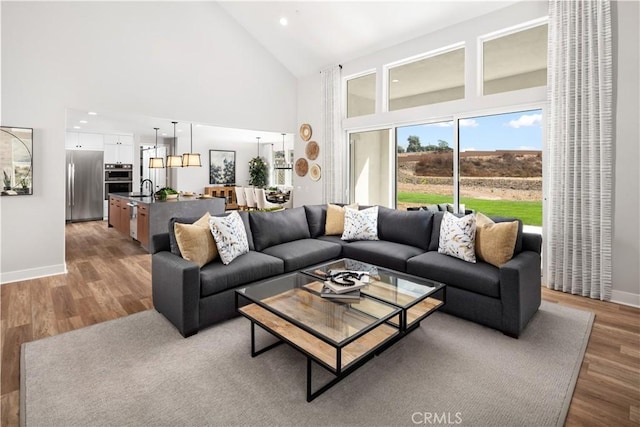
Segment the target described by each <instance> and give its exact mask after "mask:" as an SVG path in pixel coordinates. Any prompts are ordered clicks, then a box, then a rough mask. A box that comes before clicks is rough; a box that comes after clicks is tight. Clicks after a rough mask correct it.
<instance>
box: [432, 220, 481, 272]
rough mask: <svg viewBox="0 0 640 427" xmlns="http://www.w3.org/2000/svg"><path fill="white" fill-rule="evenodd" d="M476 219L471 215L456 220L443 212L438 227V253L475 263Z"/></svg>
mask: <svg viewBox="0 0 640 427" xmlns="http://www.w3.org/2000/svg"><path fill="white" fill-rule="evenodd" d="M475 240H476V217H475V215H473V214H469V215H466V216H463V217H462V218H458V217H457V216H455V215H454V214H452V213H449V212H445V213H444V218H442V224H441V225H440V240H439V242H438V252H439V253H441V254H445V255H450V256H452V257H456V258H460V259H461V260H464V261H467V262H474V263H475V262H476V249H475Z"/></svg>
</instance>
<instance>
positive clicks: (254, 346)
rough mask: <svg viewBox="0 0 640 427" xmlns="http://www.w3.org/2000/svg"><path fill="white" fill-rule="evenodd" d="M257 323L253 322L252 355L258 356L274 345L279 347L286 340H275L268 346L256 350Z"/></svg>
mask: <svg viewBox="0 0 640 427" xmlns="http://www.w3.org/2000/svg"><path fill="white" fill-rule="evenodd" d="M255 325H256V324H255V323H254V322H251V357H256V356H258V355H260V354H262V353H264V352H265V351H269V350H271V349H272V348H273V347H277V346H279V345H280V344H282V343H284V341H282V340H278V341H276V342H274V343H273V344H269V345H268V346H266V347H264V348H261V349H260V350H258V351H256V333H255Z"/></svg>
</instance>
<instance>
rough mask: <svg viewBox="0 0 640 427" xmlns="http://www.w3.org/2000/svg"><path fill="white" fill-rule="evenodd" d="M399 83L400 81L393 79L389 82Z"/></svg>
mask: <svg viewBox="0 0 640 427" xmlns="http://www.w3.org/2000/svg"><path fill="white" fill-rule="evenodd" d="M399 81H400V80H398V79H393V80H391V83H398V82H399Z"/></svg>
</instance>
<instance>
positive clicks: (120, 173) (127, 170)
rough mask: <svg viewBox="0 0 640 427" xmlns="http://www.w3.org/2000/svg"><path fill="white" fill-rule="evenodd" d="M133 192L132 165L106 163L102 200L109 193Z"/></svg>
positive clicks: (107, 196)
mask: <svg viewBox="0 0 640 427" xmlns="http://www.w3.org/2000/svg"><path fill="white" fill-rule="evenodd" d="M132 190H133V165H131V164H115V163H107V164H105V165H104V199H105V200H108V199H109V193H130V192H131V191H132Z"/></svg>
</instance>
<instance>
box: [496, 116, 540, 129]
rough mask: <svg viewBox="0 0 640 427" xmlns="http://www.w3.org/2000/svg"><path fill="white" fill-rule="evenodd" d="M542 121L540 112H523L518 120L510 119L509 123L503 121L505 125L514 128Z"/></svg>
mask: <svg viewBox="0 0 640 427" xmlns="http://www.w3.org/2000/svg"><path fill="white" fill-rule="evenodd" d="M541 122H542V114H523V115H522V116H520V117H519V118H518V120H511V121H510V122H509V123H505V126H509V127H511V128H514V129H518V128H520V127H527V126H539V125H540V123H541Z"/></svg>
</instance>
